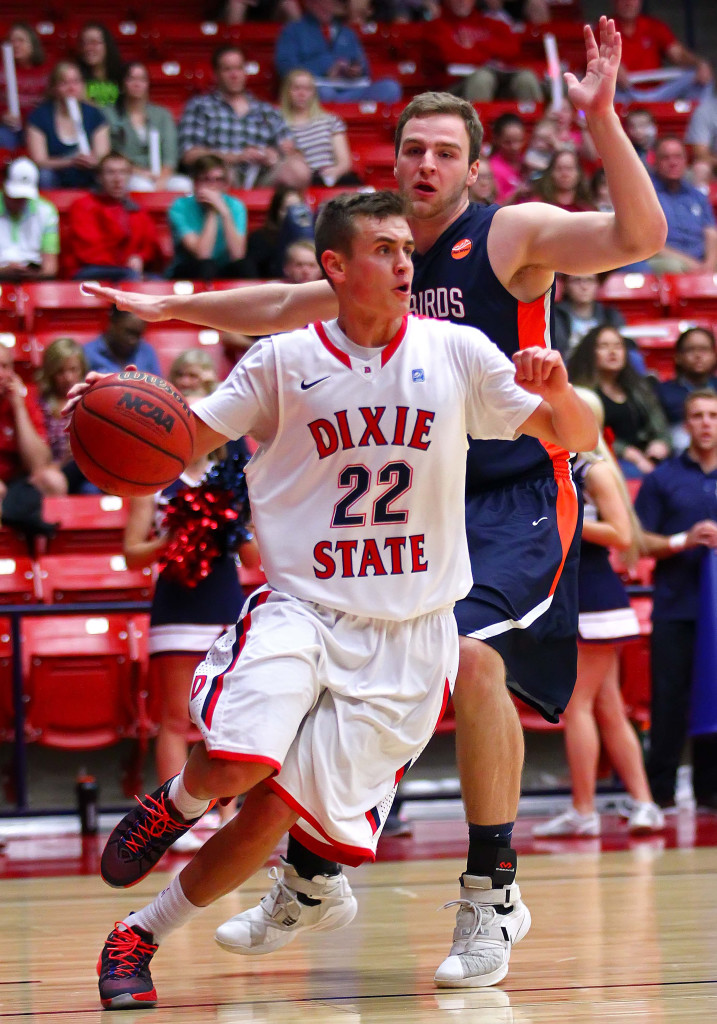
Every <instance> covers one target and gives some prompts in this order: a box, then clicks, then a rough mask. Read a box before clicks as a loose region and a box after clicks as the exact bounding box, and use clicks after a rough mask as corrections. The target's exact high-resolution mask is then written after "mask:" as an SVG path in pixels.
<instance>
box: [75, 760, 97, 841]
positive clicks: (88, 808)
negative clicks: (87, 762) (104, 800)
mask: <svg viewBox="0 0 717 1024" xmlns="http://www.w3.org/2000/svg"><path fill="white" fill-rule="evenodd" d="M98 794H99V787H98V786H97V779H96V778H95V777H94V775H88V774H87V773H86V772H84V771H83V772H80V774H79V775H78V776H77V810H78V811H79V815H80V830H81V832H82V835H83V836H96V835H97V827H98V823H97V797H98Z"/></svg>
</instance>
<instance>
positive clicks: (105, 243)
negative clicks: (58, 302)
mask: <svg viewBox="0 0 717 1024" xmlns="http://www.w3.org/2000/svg"><path fill="white" fill-rule="evenodd" d="M130 172H131V167H130V162H129V160H128V159H127V157H125V156H122V154H121V153H114V152H112V153H108V154H107V155H106V156H104V157H102V160H101V161H100V165H99V171H98V175H97V184H98V190H97V192H89V193H87V195H84V196H80V197H79V198H78V199H76V200H75V201H74V203H72V205H71V206H70V209H69V210H68V212H67V222H66V231H65V233H64V235H63V252H62V256H63V265H64V267H65V270H66V271H67V273H68V274H70V275H72V276H73V277H74V279H75V280H76V281H83V280H87V279H88V278H101V279H103V280H107V281H139V280H141V278H142V277H143V275H144V273H145V270H147V269H149V270H150V271H151V270H153V269H154V270H157V269H158V268H159V265H160V263H161V260H162V253H161V248H160V244H159V238H158V235H157V229H156V227H155V225H154V221H153V220H152V218H151V217H150V215H149V214H148V213H147V211H146V210H141V209H140V208H139V207H138V206H137V205H136V203H134V202H132V200H131V199H130V198H129V195H128V185H129V179H130Z"/></svg>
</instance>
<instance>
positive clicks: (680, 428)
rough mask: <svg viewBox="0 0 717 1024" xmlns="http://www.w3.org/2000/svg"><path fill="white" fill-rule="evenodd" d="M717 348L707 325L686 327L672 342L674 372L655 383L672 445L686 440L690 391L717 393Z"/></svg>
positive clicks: (678, 446)
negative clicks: (673, 345)
mask: <svg viewBox="0 0 717 1024" xmlns="http://www.w3.org/2000/svg"><path fill="white" fill-rule="evenodd" d="M715 369H717V348H716V346H715V336H714V332H713V331H712V330H710V328H709V327H688V328H687V330H685V331H683V332H682V334H681V335H680V336H679V338H678V339H677V341H676V342H675V376H674V377H672V378H671V379H670V380H661V381H659V382H658V383H657V385H656V387H657V397H658V399H659V400H660V405H661V406H662V410H663V412H664V414H665V416H666V418H667V422H668V423H669V425H670V430H671V432H672V447H673V449H674V450H675V451H681V450H682V449H683V448H686V447H687V445H688V444H689V437H688V436H687V433H686V431H685V425H684V423H685V400H686V399H687V396H688V395H691V394H692V392H693V391H705V390H706V391H714V392H715V393H717V376H715Z"/></svg>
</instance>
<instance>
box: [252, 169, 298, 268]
mask: <svg viewBox="0 0 717 1024" xmlns="http://www.w3.org/2000/svg"><path fill="white" fill-rule="evenodd" d="M300 238H304V239H308V240H310V241H313V239H314V217H313V214H312V213H311V210H310V208H309V206H308V205H307V203H306V200H305V199H304V196H303V194H302V193H301V192H298V191H297V190H296V189H292V188H287V187H286V186H285V185H280V186H277V188H275V189H274V194H273V195H272V197H271V202H270V203H269V207H268V209H267V211H266V217H265V219H264V223H263V224H262V226H261V227H260V228H257V229H256V230H255V231H252V232H251V233H250V235H249V241H248V245H247V259H246V273H247V277H253V278H263V279H264V280H266V279H267V278H279V277H281V276H282V274H283V270H284V253H285V252H286V249H287V247H288V246H289V245H291V243H292V242H295V241H298V239H300Z"/></svg>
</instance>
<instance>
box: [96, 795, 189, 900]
mask: <svg viewBox="0 0 717 1024" xmlns="http://www.w3.org/2000/svg"><path fill="white" fill-rule="evenodd" d="M171 783H172V779H169V780H168V781H167V782H165V784H164V785H163V786H160V787H159V789H157V790H155V791H154V793H151V794H150V795H148V796H145V798H144V802H143V801H142V800H140V799H139V797H137V807H135V808H134V810H131V811H128V812H127V814H125V816H124V818H122V820H121V821H120V823H119V824H118V825H116V826H115V828H114V831H113V832H112V834H111V835H110V837H109V839H108V840H107V845H106V846H105V848H104V850H103V852H102V861H101V864H100V872H101V874H102V877H103V878H104V880H105V882H107V884H108V885H112V886H114V888H115V889H127V888H128V887H129V886H130V885H136V883H137V882H140V881H141V880H142V879H143V878H144V876H145V875H148V874H149V872H150V871H151V870H152V868H153V867H154V866H155V864H156V863H157V861H158V860H159V859H160V857H161V856H162V855H163V854H164V853H165V852H166V850H168V849H169V847H170V846H171V845H172V843H174V842H175V841H176V840H177V839H179V837H180V836H183V835H184V833H185V832H188V831H189V829H190V828H191V827H192V825H195V824H196V823H197V822H198V821H199V818H192V820H191V821H188V820H187V819H186V818H185V817H184V816H183V815H182V814H180V813H179V811H178V810H177V809H176V807H175V806H174V804H173V803H172V801H171V800H170V799H169V795H168V794H169V787H170V785H171ZM199 817H200V818H201V815H200V816H199Z"/></svg>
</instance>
